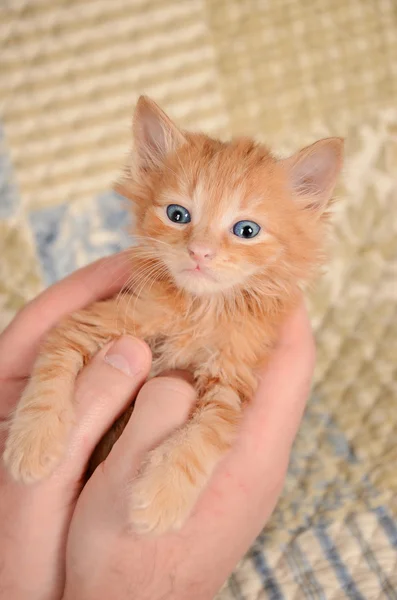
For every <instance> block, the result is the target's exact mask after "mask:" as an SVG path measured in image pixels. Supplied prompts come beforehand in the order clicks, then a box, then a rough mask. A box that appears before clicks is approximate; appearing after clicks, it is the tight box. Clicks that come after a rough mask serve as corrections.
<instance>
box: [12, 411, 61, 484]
mask: <svg viewBox="0 0 397 600" xmlns="http://www.w3.org/2000/svg"><path fill="white" fill-rule="evenodd" d="M71 422H72V419H71V415H70V414H59V413H58V412H57V411H56V410H54V409H52V408H48V407H46V408H42V411H41V410H40V405H37V406H35V407H34V408H33V407H32V408H31V409H27V408H26V409H24V410H21V411H20V412H19V413H17V414H16V415H15V417H14V420H13V421H12V423H11V427H10V431H9V435H8V439H7V442H6V447H5V451H4V462H5V465H6V467H7V468H8V470H9V472H10V473H11V475H12V477H13V478H14V479H15V480H16V481H21V482H23V483H33V482H35V481H39V480H40V479H43V478H45V477H47V476H49V475H50V474H51V472H52V471H53V469H54V467H55V466H56V464H57V463H58V462H60V460H61V458H62V456H63V454H64V451H65V446H66V440H67V436H68V433H69V431H70V426H71Z"/></svg>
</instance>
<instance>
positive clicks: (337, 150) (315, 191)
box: [282, 137, 343, 214]
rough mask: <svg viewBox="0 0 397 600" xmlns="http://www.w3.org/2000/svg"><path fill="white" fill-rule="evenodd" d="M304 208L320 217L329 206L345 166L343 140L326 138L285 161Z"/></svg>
mask: <svg viewBox="0 0 397 600" xmlns="http://www.w3.org/2000/svg"><path fill="white" fill-rule="evenodd" d="M282 162H283V163H284V165H285V167H286V169H287V173H288V178H289V184H290V187H291V188H292V193H293V195H294V196H295V198H296V201H297V202H299V204H300V205H301V206H302V208H304V209H307V210H311V211H313V212H314V213H317V214H321V213H322V212H323V211H324V210H325V209H326V207H327V204H328V202H329V200H330V199H331V194H332V192H333V190H334V187H335V184H336V181H337V178H338V175H339V173H340V170H341V168H342V163H343V139H342V138H337V137H334V138H327V139H324V140H320V141H319V142H315V143H314V144H312V145H311V146H308V147H307V148H303V150H300V151H299V152H297V153H296V154H294V155H293V156H291V157H290V158H287V159H285V160H283V161H282Z"/></svg>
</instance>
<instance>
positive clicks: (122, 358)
mask: <svg viewBox="0 0 397 600" xmlns="http://www.w3.org/2000/svg"><path fill="white" fill-rule="evenodd" d="M148 355H149V348H148V347H147V346H146V344H145V343H144V342H142V341H141V340H137V339H136V338H133V337H129V336H123V337H121V338H119V339H118V340H116V341H115V342H114V344H113V346H111V347H110V348H109V350H108V351H107V353H106V354H105V358H104V360H105V362H106V363H107V364H108V365H111V366H112V367H114V368H115V369H118V370H119V371H122V373H124V374H125V375H128V376H129V377H133V376H134V375H137V373H139V372H140V371H142V370H143V369H144V368H145V367H147V365H148V362H149V356H148Z"/></svg>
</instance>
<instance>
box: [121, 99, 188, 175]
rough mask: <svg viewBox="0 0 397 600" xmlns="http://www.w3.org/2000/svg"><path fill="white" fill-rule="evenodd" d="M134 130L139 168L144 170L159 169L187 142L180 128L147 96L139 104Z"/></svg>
mask: <svg viewBox="0 0 397 600" xmlns="http://www.w3.org/2000/svg"><path fill="white" fill-rule="evenodd" d="M132 130H133V138H134V146H135V153H136V161H137V166H138V167H139V168H141V169H144V170H146V169H151V168H158V167H159V166H161V163H162V162H163V161H164V158H165V157H166V155H167V154H168V153H170V152H173V151H175V150H176V149H177V148H178V147H179V146H181V145H182V144H184V143H185V142H186V138H185V137H184V135H183V133H182V132H181V131H180V130H179V129H178V127H177V126H176V125H174V123H173V122H172V121H171V119H170V118H169V117H167V115H166V114H165V112H163V111H162V110H161V108H160V107H159V106H157V104H156V103H155V102H154V101H153V100H151V99H150V98H148V97H147V96H141V97H140V98H139V100H138V102H137V105H136V109H135V114H134V120H133V127H132Z"/></svg>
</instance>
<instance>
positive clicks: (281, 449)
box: [0, 253, 314, 600]
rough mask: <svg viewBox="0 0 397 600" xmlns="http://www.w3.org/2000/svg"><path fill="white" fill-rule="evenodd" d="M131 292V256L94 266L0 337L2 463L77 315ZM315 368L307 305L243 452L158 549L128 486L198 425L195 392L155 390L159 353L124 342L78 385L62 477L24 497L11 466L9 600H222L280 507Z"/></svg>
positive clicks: (0, 501)
mask: <svg viewBox="0 0 397 600" xmlns="http://www.w3.org/2000/svg"><path fill="white" fill-rule="evenodd" d="M127 279H128V260H127V256H126V255H125V253H122V254H120V255H116V256H113V257H110V258H108V259H105V260H103V261H99V262H97V263H94V264H93V265H90V266H89V267H86V268H84V269H82V270H80V271H77V272H76V273H74V274H73V275H71V276H70V277H68V278H66V279H65V280H63V281H61V282H59V283H58V284H56V285H55V286H53V287H52V288H49V289H48V290H46V291H45V292H44V293H43V294H42V295H41V296H39V297H38V298H36V299H35V300H34V301H32V302H31V303H30V304H28V305H27V306H26V307H25V308H24V309H23V310H22V311H21V312H20V313H19V315H18V316H17V317H16V319H15V320H14V321H13V322H12V323H11V324H10V326H9V327H8V328H7V329H6V331H5V332H4V333H3V334H2V336H0V383H1V394H0V418H1V419H2V420H4V424H5V427H4V431H3V432H2V436H1V438H0V451H1V450H2V447H3V444H4V439H5V436H6V425H7V416H8V415H9V413H10V411H11V410H13V408H14V407H15V405H16V403H17V401H18V398H19V395H20V393H21V390H22V389H23V386H24V385H25V383H26V379H27V377H28V376H29V373H30V369H31V366H32V364H33V361H34V358H35V356H36V354H37V350H38V347H39V343H40V340H41V339H42V337H43V336H44V335H45V333H46V332H47V331H48V330H49V329H50V328H51V327H52V326H53V325H55V324H56V323H57V322H58V321H59V319H60V318H61V317H62V316H64V315H65V314H68V313H69V312H71V311H73V310H77V309H79V308H82V307H83V306H87V305H88V304H90V303H91V302H93V301H95V300H97V299H101V298H107V297H110V296H112V295H114V294H116V293H117V292H118V291H119V289H120V288H121V287H122V285H123V284H124V283H125V282H126V280H127ZM115 356H116V358H115ZM122 356H123V357H124V362H123V360H122V359H121V358H120V357H122ZM313 365H314V343H313V338H312V334H311V329H310V325H309V321H308V318H307V314H306V311H305V309H304V307H303V305H302V306H301V307H300V308H299V309H298V310H297V311H296V313H295V314H294V315H291V317H290V319H289V321H288V323H286V325H285V327H284V330H283V332H282V334H281V337H280V341H279V344H278V347H277V348H276V350H275V352H274V355H273V357H272V360H271V362H270V364H268V365H267V366H266V369H264V371H263V373H262V374H261V381H260V386H259V389H258V393H257V394H256V396H255V398H254V399H253V402H252V403H251V405H250V406H249V407H248V408H247V410H246V414H245V418H244V422H243V424H242V427H241V432H240V434H239V437H238V440H237V442H236V444H235V447H234V448H233V450H232V451H231V452H230V453H229V455H228V456H227V457H226V459H225V460H224V461H223V462H222V464H221V465H220V466H219V468H218V469H217V471H216V472H215V474H214V476H213V478H212V480H211V482H210V485H209V486H208V489H207V490H206V491H205V492H204V493H203V495H202V497H201V498H200V500H199V503H198V505H197V507H196V509H195V510H194V511H193V514H192V515H191V517H190V519H189V520H188V522H187V523H186V524H185V526H184V527H183V529H182V530H181V531H180V532H178V533H173V534H168V535H165V536H162V537H159V538H151V537H144V536H138V535H136V534H134V532H131V531H130V530H129V529H128V526H127V525H128V524H127V521H126V518H125V514H124V505H125V504H124V499H125V497H126V494H127V493H128V483H129V481H130V480H131V478H132V477H133V476H134V474H135V473H136V472H137V470H138V468H139V465H140V463H141V460H142V457H143V456H144V454H145V452H146V451H147V450H148V449H149V448H151V447H153V445H155V444H156V442H157V441H159V440H161V439H164V437H166V436H167V435H169V434H170V433H171V432H172V431H173V430H174V429H175V428H176V427H177V426H179V425H180V424H182V423H183V422H185V420H186V419H187V418H188V414H189V411H190V409H191V406H192V405H193V403H194V399H195V395H194V390H193V388H192V387H191V386H190V385H189V384H188V383H187V382H186V380H185V377H184V376H182V375H180V374H169V375H167V376H164V377H161V378H156V379H155V380H151V381H149V382H148V383H147V384H145V385H143V387H141V386H142V384H143V383H144V380H145V378H146V375H147V373H148V372H149V369H150V352H149V350H148V348H147V346H146V345H145V344H144V343H142V342H140V341H138V340H134V339H132V338H129V337H124V338H122V340H121V341H119V342H116V343H115V344H114V345H108V346H107V347H105V348H104V349H102V350H101V351H100V352H99V353H98V354H97V355H96V356H95V357H94V358H93V360H92V361H91V363H90V364H89V365H88V366H87V367H85V369H83V371H82V373H81V374H80V376H79V378H78V381H77V385H76V394H75V401H76V407H77V415H76V423H75V426H74V429H73V434H72V436H71V438H70V441H69V445H68V449H67V452H66V454H65V457H64V459H63V461H62V463H61V464H60V465H58V467H57V468H56V470H55V471H54V473H53V474H52V475H51V477H50V478H49V479H47V480H45V481H42V482H39V483H37V484H34V485H30V486H24V485H20V484H16V483H14V482H13V481H12V480H11V479H10V477H9V475H8V473H7V472H6V471H5V469H4V468H3V466H2V465H0V486H1V493H0V540H1V551H0V582H1V583H0V599H1V600H2V599H3V598H4V599H5V598H7V600H9V599H10V598H12V599H13V600H25V598H26V599H27V598H29V600H36V599H37V600H55V599H58V598H61V597H62V596H63V595H64V598H65V600H72V599H73V600H80V599H82V600H83V599H84V600H85V599H87V600H88V599H90V598H99V599H101V598H104V599H105V598H109V597H115V598H116V597H117V598H120V600H122V599H123V598H130V597H135V598H139V599H142V600H144V599H145V598H148V599H149V598H150V600H156V599H157V598H160V597H161V598H174V599H176V600H177V599H179V598H181V599H182V598H183V599H186V598H192V599H193V600H194V599H195V598H197V599H199V598H200V599H204V598H212V597H213V595H214V593H215V592H216V590H217V589H218V588H219V587H220V586H221V584H222V583H223V581H224V580H225V578H226V577H227V575H228V574H229V573H230V571H231V570H232V569H233V567H234V566H235V564H236V562H237V561H238V560H239V558H240V557H241V556H242V555H243V554H244V552H245V551H246V549H247V548H248V547H249V545H250V543H251V542H252V541H253V539H254V538H255V536H256V535H257V534H258V533H259V531H260V530H261V528H262V527H263V525H264V524H265V522H266V520H267V519H268V517H269V516H270V514H271V512H272V510H273V508H274V506H275V504H276V501H277V498H278V496H279V493H280V491H281V489H282V485H283V481H284V476H285V471H286V468H287V465H288V459H289V454H290V449H291V444H292V442H293V439H294V437H295V434H296V431H297V428H298V426H299V423H300V419H301V416H302V413H303V410H304V406H305V401H306V398H307V395H308V391H309V387H310V381H311V377H312V372H313ZM117 367H118V368H117ZM128 367H129V368H128ZM139 390H140V392H139V394H138V397H137V402H136V409H135V411H134V413H133V416H132V418H131V420H130V423H129V424H128V426H127V428H126V430H125V432H124V433H123V435H122V437H121V438H120V440H119V441H118V442H117V443H116V445H115V447H114V449H113V451H112V452H111V454H110V456H109V457H108V459H107V460H106V461H105V463H104V464H103V465H101V466H100V467H99V468H98V469H97V470H96V472H95V473H94V475H93V477H92V478H91V479H90V481H89V482H88V484H87V485H86V486H85V487H84V489H83V490H82V488H83V485H82V475H83V473H84V470H85V466H86V463H87V460H88V458H89V456H90V454H91V452H92V450H93V449H94V447H95V445H96V444H97V442H98V441H99V439H100V438H101V436H102V435H103V433H104V432H105V431H106V429H107V428H108V427H109V425H110V424H111V423H112V422H113V421H114V419H115V418H116V417H117V416H118V415H119V414H120V413H121V412H122V411H123V410H124V409H125V408H126V406H128V404H129V403H130V402H131V400H132V399H133V398H134V397H136V395H137V393H138V391H139ZM76 502H77V506H76ZM247 507H248V508H249V510H247ZM69 528H70V534H69V533H68V532H69ZM68 535H69V539H68ZM66 547H67V562H66V571H65V553H66ZM214 557H216V560H214ZM65 573H66V589H64V588H65ZM109 594H110V596H109Z"/></svg>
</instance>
